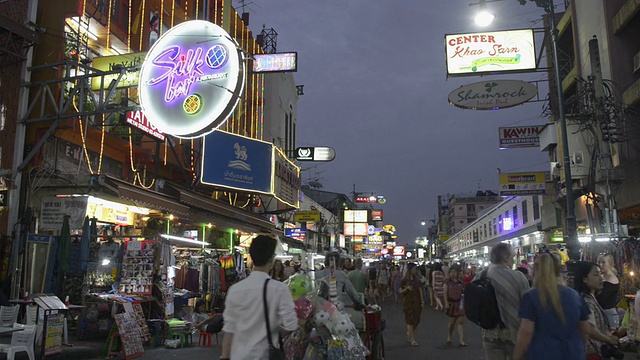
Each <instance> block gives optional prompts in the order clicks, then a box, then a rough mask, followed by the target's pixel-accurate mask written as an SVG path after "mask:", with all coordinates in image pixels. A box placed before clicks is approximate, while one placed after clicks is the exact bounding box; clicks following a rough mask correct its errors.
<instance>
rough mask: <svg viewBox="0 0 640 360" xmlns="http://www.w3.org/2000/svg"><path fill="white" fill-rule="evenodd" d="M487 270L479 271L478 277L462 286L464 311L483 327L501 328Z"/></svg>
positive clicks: (498, 312)
mask: <svg viewBox="0 0 640 360" xmlns="http://www.w3.org/2000/svg"><path fill="white" fill-rule="evenodd" d="M487 271H488V269H487V270H484V271H483V272H481V273H480V278H479V279H476V280H473V281H472V282H470V283H469V284H467V286H466V287H465V288H464V313H465V315H466V316H467V319H469V320H471V322H473V323H474V324H476V325H478V326H480V327H481V328H483V329H487V330H488V329H494V328H496V327H498V326H499V327H501V328H503V327H504V324H503V323H502V319H501V318H500V309H498V300H497V299H496V292H495V290H494V288H493V285H491V279H489V278H488V277H487Z"/></svg>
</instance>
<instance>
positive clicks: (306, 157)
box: [296, 146, 336, 161]
mask: <svg viewBox="0 0 640 360" xmlns="http://www.w3.org/2000/svg"><path fill="white" fill-rule="evenodd" d="M335 158H336V151H335V150H334V149H333V148H330V147H326V146H316V147H313V146H311V147H310V146H307V147H299V148H297V149H296V160H298V161H333V159H335Z"/></svg>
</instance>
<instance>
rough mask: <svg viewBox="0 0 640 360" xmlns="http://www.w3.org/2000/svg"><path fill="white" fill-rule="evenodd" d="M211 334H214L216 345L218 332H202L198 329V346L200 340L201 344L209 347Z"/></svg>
mask: <svg viewBox="0 0 640 360" xmlns="http://www.w3.org/2000/svg"><path fill="white" fill-rule="evenodd" d="M213 335H215V336H216V346H218V334H210V333H208V332H204V331H202V330H200V337H199V338H198V346H200V342H202V346H205V345H206V346H207V347H211V338H213Z"/></svg>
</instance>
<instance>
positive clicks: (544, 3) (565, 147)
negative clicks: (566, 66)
mask: <svg viewBox="0 0 640 360" xmlns="http://www.w3.org/2000/svg"><path fill="white" fill-rule="evenodd" d="M518 1H519V2H520V5H524V4H525V3H526V0H518ZM530 1H533V2H535V3H536V5H537V6H538V7H541V8H543V9H544V10H545V12H546V13H547V14H549V21H550V24H549V25H550V28H551V34H550V35H551V47H552V51H553V54H552V55H553V64H552V65H553V70H554V72H555V82H556V93H557V97H558V116H559V119H558V126H560V131H561V133H562V153H563V154H562V155H563V167H564V179H565V189H566V192H567V195H566V200H567V201H566V229H565V234H566V242H567V252H568V255H569V258H570V259H571V260H580V243H579V242H578V233H577V227H578V226H577V224H576V214H575V200H574V198H573V179H572V178H571V161H570V159H569V138H568V135H567V118H566V116H565V108H564V92H563V89H562V75H561V74H560V64H559V57H558V33H559V31H558V28H557V27H556V14H555V5H554V4H553V0H530Z"/></svg>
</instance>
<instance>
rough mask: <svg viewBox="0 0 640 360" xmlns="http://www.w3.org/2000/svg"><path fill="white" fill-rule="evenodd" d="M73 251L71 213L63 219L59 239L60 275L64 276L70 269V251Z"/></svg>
mask: <svg viewBox="0 0 640 360" xmlns="http://www.w3.org/2000/svg"><path fill="white" fill-rule="evenodd" d="M70 251H71V230H70V229H69V215H65V216H64V218H63V219H62V229H60V239H59V241H58V254H57V260H58V271H59V275H60V276H64V274H66V272H67V270H69V253H70Z"/></svg>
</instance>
